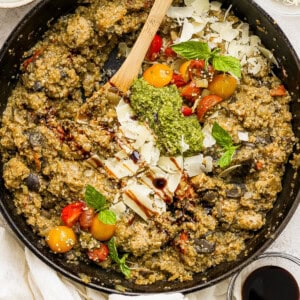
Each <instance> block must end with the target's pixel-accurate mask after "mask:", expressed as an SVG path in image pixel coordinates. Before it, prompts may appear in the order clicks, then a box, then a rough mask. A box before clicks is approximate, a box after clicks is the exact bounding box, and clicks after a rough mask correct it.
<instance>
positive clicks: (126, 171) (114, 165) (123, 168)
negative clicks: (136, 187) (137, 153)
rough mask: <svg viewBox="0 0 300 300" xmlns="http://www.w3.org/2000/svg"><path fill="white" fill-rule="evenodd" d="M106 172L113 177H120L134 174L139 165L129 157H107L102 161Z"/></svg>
mask: <svg viewBox="0 0 300 300" xmlns="http://www.w3.org/2000/svg"><path fill="white" fill-rule="evenodd" d="M104 166H105V170H106V172H107V173H108V174H109V175H110V176H112V177H115V178H118V179H121V178H124V177H127V176H132V175H134V174H136V172H137V170H138V169H139V166H138V165H137V164H135V163H134V162H133V161H132V160H131V159H124V160H119V159H117V158H108V159H106V160H105V161H104Z"/></svg>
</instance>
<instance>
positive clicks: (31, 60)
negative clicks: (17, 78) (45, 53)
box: [23, 49, 42, 71]
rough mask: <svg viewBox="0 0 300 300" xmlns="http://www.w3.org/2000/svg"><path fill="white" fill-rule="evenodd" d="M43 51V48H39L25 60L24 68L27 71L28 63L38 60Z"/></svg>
mask: <svg viewBox="0 0 300 300" xmlns="http://www.w3.org/2000/svg"><path fill="white" fill-rule="evenodd" d="M41 53H42V50H40V49H38V50H36V51H35V52H34V53H33V55H32V56H31V57H29V58H27V59H26V60H24V62H23V68H24V70H25V71H26V69H27V67H28V65H29V64H31V63H32V62H33V61H34V60H36V59H37V58H38V57H39V56H40V55H41Z"/></svg>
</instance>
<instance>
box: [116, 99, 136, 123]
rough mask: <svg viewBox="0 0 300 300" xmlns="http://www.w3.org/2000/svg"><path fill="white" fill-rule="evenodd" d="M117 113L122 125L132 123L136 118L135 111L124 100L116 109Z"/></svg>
mask: <svg viewBox="0 0 300 300" xmlns="http://www.w3.org/2000/svg"><path fill="white" fill-rule="evenodd" d="M116 113H117V117H118V121H119V122H120V123H121V124H122V123H124V122H128V121H132V119H131V118H132V117H133V116H134V111H133V110H132V108H131V107H130V105H129V104H127V103H125V102H124V100H123V99H121V100H120V102H119V104H118V105H117V107H116Z"/></svg>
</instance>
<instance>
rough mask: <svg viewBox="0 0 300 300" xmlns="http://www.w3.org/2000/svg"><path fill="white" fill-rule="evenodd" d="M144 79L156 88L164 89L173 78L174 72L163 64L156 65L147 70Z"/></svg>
mask: <svg viewBox="0 0 300 300" xmlns="http://www.w3.org/2000/svg"><path fill="white" fill-rule="evenodd" d="M143 77H144V79H145V80H146V81H147V82H148V83H149V84H150V85H152V86H154V87H157V88H158V87H163V86H166V85H168V84H169V83H170V82H171V80H172V77H173V70H172V69H171V68H170V67H169V66H166V65H163V64H154V65H152V66H151V67H150V68H148V69H146V71H145V72H144V74H143Z"/></svg>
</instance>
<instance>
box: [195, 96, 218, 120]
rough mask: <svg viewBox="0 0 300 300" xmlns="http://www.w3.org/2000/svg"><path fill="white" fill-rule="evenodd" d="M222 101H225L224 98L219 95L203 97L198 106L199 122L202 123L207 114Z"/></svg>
mask: <svg viewBox="0 0 300 300" xmlns="http://www.w3.org/2000/svg"><path fill="white" fill-rule="evenodd" d="M221 101H223V98H221V97H219V96H217V95H208V96H205V97H203V98H202V99H201V100H200V102H199V104H198V106H197V117H198V119H199V121H200V122H202V121H203V117H204V115H205V114H206V112H207V111H208V110H209V109H211V108H212V107H213V106H215V105H216V104H218V103H220V102H221Z"/></svg>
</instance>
